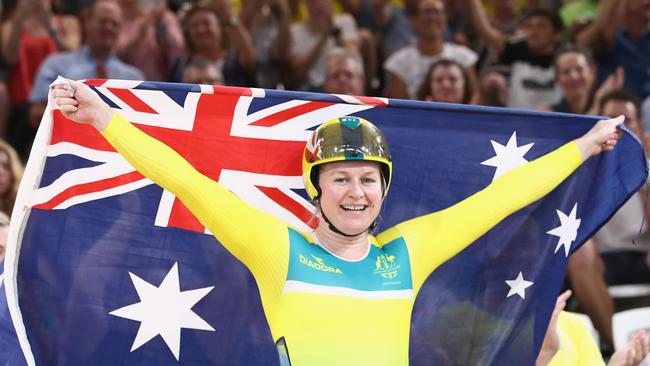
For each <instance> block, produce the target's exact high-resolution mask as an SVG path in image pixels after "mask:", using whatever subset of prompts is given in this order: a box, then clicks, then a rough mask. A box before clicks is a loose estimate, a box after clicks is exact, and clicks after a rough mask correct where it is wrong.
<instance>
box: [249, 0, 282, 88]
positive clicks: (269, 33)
mask: <svg viewBox="0 0 650 366" xmlns="http://www.w3.org/2000/svg"><path fill="white" fill-rule="evenodd" d="M290 16H291V14H290V13H289V5H288V4H287V0H244V2H243V8H242V12H241V20H242V23H243V24H244V25H245V26H246V28H247V29H248V31H249V32H250V35H251V39H252V40H253V45H254V47H255V55H256V62H255V76H256V80H255V81H256V86H257V87H260V88H267V89H275V88H277V87H278V84H284V83H285V79H286V77H287V75H288V73H290V72H291V70H290V62H291V28H290V25H291V23H290V21H291V18H290Z"/></svg>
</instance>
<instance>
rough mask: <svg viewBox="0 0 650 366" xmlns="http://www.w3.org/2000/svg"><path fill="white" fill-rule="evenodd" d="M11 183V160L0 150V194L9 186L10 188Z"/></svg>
mask: <svg viewBox="0 0 650 366" xmlns="http://www.w3.org/2000/svg"><path fill="white" fill-rule="evenodd" d="M11 184H12V177H11V162H10V160H9V155H7V153H6V152H4V151H2V150H0V195H4V194H5V193H7V191H8V190H9V188H11Z"/></svg>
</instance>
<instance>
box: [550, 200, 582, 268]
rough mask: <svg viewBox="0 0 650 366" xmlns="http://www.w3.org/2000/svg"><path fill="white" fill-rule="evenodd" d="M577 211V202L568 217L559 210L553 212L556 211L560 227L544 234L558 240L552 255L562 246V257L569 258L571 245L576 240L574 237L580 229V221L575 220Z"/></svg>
mask: <svg viewBox="0 0 650 366" xmlns="http://www.w3.org/2000/svg"><path fill="white" fill-rule="evenodd" d="M577 210H578V203H577V202H576V203H575V204H574V205H573V208H572V209H571V213H570V214H569V216H567V215H566V214H565V213H564V212H562V211H560V210H555V211H557V215H558V217H559V218H560V226H558V227H556V228H555V229H552V230H549V231H547V232H546V233H547V234H551V235H555V236H557V237H559V238H560V239H559V240H558V242H557V246H556V247H555V251H554V252H553V253H557V251H558V250H559V249H560V247H561V246H564V255H565V256H566V257H568V256H569V249H570V248H571V243H572V242H573V241H575V240H576V236H578V228H579V227H580V221H581V219H577V218H576V212H577Z"/></svg>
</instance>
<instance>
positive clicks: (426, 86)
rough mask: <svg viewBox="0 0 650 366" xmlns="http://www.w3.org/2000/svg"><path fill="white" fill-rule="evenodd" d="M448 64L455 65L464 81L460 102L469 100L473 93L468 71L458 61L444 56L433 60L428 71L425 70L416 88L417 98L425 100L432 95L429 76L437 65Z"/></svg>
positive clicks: (447, 65)
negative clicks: (423, 76) (424, 75)
mask: <svg viewBox="0 0 650 366" xmlns="http://www.w3.org/2000/svg"><path fill="white" fill-rule="evenodd" d="M450 66H455V67H457V68H458V69H459V70H460V72H461V74H462V75H463V80H464V81H465V88H464V90H463V99H462V100H461V103H463V104H468V103H469V102H470V100H471V99H472V95H473V94H474V83H473V82H472V78H470V77H469V72H468V71H467V69H466V68H464V67H463V66H462V65H461V64H459V63H458V62H456V61H454V60H449V59H445V58H443V59H440V60H438V61H436V62H434V63H433V64H432V65H431V67H429V71H427V73H426V77H425V78H424V80H422V84H421V85H420V88H418V94H417V97H418V99H419V100H426V99H427V97H430V96H431V97H432V96H433V90H431V76H432V75H433V72H434V71H435V69H437V68H438V67H450Z"/></svg>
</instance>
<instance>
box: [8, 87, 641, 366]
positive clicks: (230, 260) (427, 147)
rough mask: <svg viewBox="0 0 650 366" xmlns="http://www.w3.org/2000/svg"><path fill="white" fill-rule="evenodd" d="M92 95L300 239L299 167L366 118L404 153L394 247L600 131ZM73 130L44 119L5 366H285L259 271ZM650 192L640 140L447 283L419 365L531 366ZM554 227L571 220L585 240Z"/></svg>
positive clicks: (148, 90)
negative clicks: (411, 228) (569, 283)
mask: <svg viewBox="0 0 650 366" xmlns="http://www.w3.org/2000/svg"><path fill="white" fill-rule="evenodd" d="M86 84H88V85H90V86H91V87H92V88H93V89H94V90H95V91H96V92H97V93H98V94H99V95H100V96H101V97H102V99H103V100H104V101H105V102H106V103H108V104H109V105H110V106H111V107H112V108H114V109H115V110H117V111H119V113H120V114H121V115H122V116H124V117H125V118H126V119H127V120H128V121H130V122H131V123H133V124H135V125H137V126H138V127H139V128H141V129H142V130H143V131H145V132H146V133H147V134H150V135H152V136H153V137H155V138H157V139H159V140H161V141H163V142H164V143H166V144H167V145H169V146H170V147H172V148H173V149H174V150H176V151H177V152H178V153H180V154H181V155H182V156H183V157H184V158H185V159H187V160H188V161H189V162H190V163H191V164H192V165H193V166H194V167H196V168H197V169H198V170H199V171H200V172H202V173H203V174H205V175H206V176H208V177H210V178H212V179H214V180H216V181H218V182H220V183H221V184H222V185H224V186H225V187H227V188H228V189H229V190H230V191H232V192H233V193H234V194H236V195H237V196H238V197H240V198H241V199H242V200H244V201H246V202H247V203H249V204H250V205H253V206H255V207H257V208H259V209H262V210H264V211H267V212H269V213H271V214H273V215H275V216H277V217H279V218H281V219H283V220H285V221H287V222H289V223H290V224H292V225H294V226H295V227H297V228H299V229H300V230H310V225H311V226H313V225H314V220H313V212H314V207H313V206H312V204H311V203H310V201H309V200H308V199H307V195H306V192H305V190H304V185H303V182H302V177H301V165H300V162H301V160H300V157H301V154H302V153H303V149H304V146H305V142H306V141H307V140H308V138H309V137H310V135H311V132H312V131H313V130H314V129H315V128H316V127H317V126H318V125H319V124H321V123H323V122H326V121H328V120H331V119H333V118H336V117H341V116H345V115H356V116H360V117H363V118H366V119H368V120H370V121H372V122H374V123H375V124H377V125H378V126H380V127H381V129H382V131H383V132H384V133H385V134H386V136H387V138H388V141H389V142H390V144H391V150H392V153H393V157H394V173H393V176H394V180H393V182H392V185H391V194H390V195H389V197H388V199H387V201H386V202H385V208H384V210H383V212H382V214H381V222H380V229H379V230H381V229H382V228H387V227H390V226H392V225H394V224H396V223H398V222H401V221H403V220H406V219H409V218H412V217H415V216H418V215H421V214H424V213H428V212H433V211H436V210H440V209H443V208H445V207H448V206H450V205H452V204H454V203H456V202H458V201H459V200H461V199H463V198H465V197H467V196H468V195H471V194H472V193H474V192H476V191H478V190H480V189H482V188H483V187H485V186H486V185H487V184H489V183H490V182H491V181H492V180H493V179H495V178H496V177H497V176H498V175H500V174H502V173H503V172H504V171H506V170H508V169H511V168H513V167H515V166H516V165H517V164H523V163H525V162H526V161H530V160H533V159H535V158H536V157H539V156H541V155H543V154H545V153H548V152H550V151H552V150H554V149H556V148H557V147H559V146H561V145H562V144H564V143H566V142H567V141H570V140H571V139H573V138H575V137H577V136H580V135H582V134H583V133H584V132H585V131H587V130H588V129H589V128H590V126H591V125H592V124H593V122H594V121H595V119H594V118H590V117H584V116H575V115H561V114H549V113H539V112H531V111H518V110H508V109H496V108H487V107H483V108H481V107H469V106H455V105H444V104H434V103H425V102H415V101H399V100H388V99H383V98H369V97H352V96H343V95H327V94H312V93H296V92H286V91H273V90H261V89H252V88H229V87H219V86H207V85H189V84H166V83H153V82H132V81H121V80H87V81H86ZM73 123H74V122H71V121H69V120H67V119H65V118H64V117H63V116H62V115H61V113H60V112H59V111H57V110H56V109H51V108H48V111H47V112H46V114H45V116H44V118H43V122H42V123H41V128H40V129H39V132H38V136H37V140H36V142H35V144H34V148H33V150H32V154H31V156H30V160H29V163H28V167H27V170H26V173H25V178H24V179H23V182H22V184H21V190H20V194H19V198H18V202H17V205H16V209H15V211H14V214H13V219H12V228H11V232H10V247H9V249H8V253H7V260H6V263H5V269H6V271H5V282H6V294H7V297H6V309H8V310H9V313H11V319H9V318H8V313H7V312H6V311H4V312H2V311H0V364H2V362H3V361H5V360H4V359H2V357H10V356H9V355H10V354H13V355H15V353H16V352H17V351H18V352H20V353H22V355H24V358H25V360H26V363H27V364H30V365H32V364H37V365H58V364H61V365H63V364H69V365H115V364H124V365H131V364H134V365H135V364H137V365H142V364H147V365H154V364H155V365H178V364H183V365H205V364H210V365H274V364H279V359H278V354H277V350H276V348H275V346H274V343H273V341H272V339H271V336H270V332H269V330H268V327H267V325H266V320H265V317H264V314H263V312H262V308H261V304H260V300H259V295H258V292H257V287H256V285H255V282H254V280H253V279H252V276H251V275H250V273H249V272H248V270H247V269H246V268H245V267H243V266H242V264H241V263H239V262H238V261H237V260H236V259H235V258H234V257H232V256H231V255H230V254H229V253H228V252H226V251H225V250H224V249H223V247H221V246H220V245H219V244H218V243H217V242H216V239H215V238H214V237H213V236H212V235H206V234H210V233H208V232H207V230H206V228H205V227H203V226H202V225H201V224H200V223H199V222H198V221H197V220H196V219H195V218H194V217H193V216H192V215H191V214H190V213H189V211H188V210H187V209H186V208H185V207H184V206H183V205H182V203H181V202H180V201H178V200H176V198H175V197H174V196H173V195H172V194H171V193H169V192H167V191H165V190H163V189H162V188H160V187H158V186H157V185H155V184H153V183H152V182H151V181H150V180H148V179H147V178H145V177H143V176H142V175H141V174H140V173H138V172H137V171H136V170H135V169H134V168H133V167H132V166H130V165H129V164H128V163H127V162H126V161H125V160H124V159H123V158H122V157H121V156H120V155H119V154H117V153H116V152H115V151H114V150H113V148H112V147H111V146H110V145H109V144H108V143H107V142H106V141H105V140H104V139H103V137H102V136H101V135H100V134H99V133H97V132H96V131H95V130H94V129H93V128H91V127H89V126H78V125H73ZM540 126H543V128H540ZM504 162H507V163H504ZM612 172H617V173H616V174H614V173H612ZM644 176H645V159H644V157H643V153H642V150H641V148H640V145H639V144H638V141H636V140H635V139H634V138H633V137H632V136H631V135H630V134H625V136H624V138H623V140H622V141H621V143H620V144H619V146H618V147H617V149H616V150H615V151H614V152H613V153H610V154H604V156H601V157H599V158H598V159H593V160H590V161H588V162H587V163H586V164H584V165H583V166H582V167H581V168H580V169H579V170H578V171H577V172H576V174H574V175H573V176H572V177H571V178H569V179H568V180H567V181H565V182H564V183H563V184H562V185H561V186H560V187H558V188H557V189H556V190H555V191H554V192H552V193H551V194H550V195H549V196H548V197H547V198H545V199H544V200H541V201H538V202H536V203H534V204H533V205H531V206H530V207H527V208H525V209H523V210H522V211H521V212H518V213H517V214H515V215H513V216H511V217H509V218H508V219H506V220H505V221H504V222H502V223H501V224H499V225H498V226H496V227H495V228H494V229H493V230H491V231H490V232H488V233H487V234H486V235H485V236H484V237H483V238H481V239H479V240H478V241H477V243H475V244H474V245H472V246H471V247H470V248H468V249H466V250H465V251H463V252H462V253H460V254H459V255H457V256H456V257H455V258H453V259H452V260H450V261H449V262H448V263H446V264H445V265H443V266H442V267H440V268H439V269H438V270H436V271H435V272H434V273H433V275H432V276H431V277H430V278H429V280H428V281H427V283H426V284H425V286H424V288H423V289H422V290H421V291H420V295H419V297H418V300H417V302H416V308H415V310H414V313H413V318H412V332H411V364H413V365H429V364H437V365H446V364H448V365H461V364H462V365H465V364H500V363H503V362H504V361H508V362H511V363H512V362H514V363H515V364H530V363H531V361H532V360H534V357H535V354H536V352H537V350H538V349H539V346H540V345H541V340H542V338H543V335H544V333H545V330H546V324H547V322H548V319H549V317H550V313H551V311H552V309H553V305H554V303H555V296H556V295H557V293H558V289H559V286H560V282H561V280H562V276H563V273H564V270H565V267H566V260H567V256H568V255H569V253H570V252H573V251H575V250H576V248H577V247H578V246H579V245H580V243H582V242H583V241H584V240H586V238H588V237H589V236H590V235H591V234H592V233H593V232H594V231H595V230H596V229H597V228H599V227H600V226H601V225H602V224H603V222H605V221H606V220H607V219H608V218H609V217H610V216H611V215H612V214H613V212H614V211H615V210H616V209H617V208H618V207H619V206H620V205H621V204H622V203H623V202H624V201H625V200H626V198H627V197H629V196H630V195H631V194H632V193H633V192H635V191H636V189H637V188H638V186H639V185H640V184H641V182H642V181H643V179H644ZM594 177H598V181H597V183H596V180H595V179H594ZM605 193H606V194H605ZM215 209H218V208H215ZM558 212H562V213H563V214H564V215H565V218H569V219H572V220H573V221H571V222H572V223H573V224H574V228H575V233H574V234H575V235H574V236H573V237H572V236H571V233H569V234H568V235H565V230H564V229H562V228H561V227H562V225H563V224H562V225H561V222H560V221H561V219H562V220H564V219H563V218H562V217H559V216H558V215H559V213H558ZM562 222H564V221H562ZM576 226H577V227H576ZM558 227H560V229H556V230H555V231H554V229H555V228H558ZM242 230H246V228H242ZM549 231H550V232H551V233H550V234H549ZM558 237H559V238H560V239H559V240H558ZM260 245H263V243H260ZM519 275H521V276H519ZM513 283H515V285H514V286H515V287H516V288H515V287H513V285H512V284H513ZM513 291H514V292H513ZM511 292H513V293H511ZM513 294H514V295H515V296H513ZM3 300H4V299H3ZM178 304H184V305H178ZM2 306H4V304H2V303H1V302H0V308H1V307H2ZM0 310H1V309H0ZM3 316H4V318H3ZM7 329H11V331H12V332H13V331H15V333H16V334H15V335H12V336H7V331H6V330H7ZM342 331H344V330H342ZM12 337H13V338H12ZM11 339H13V340H14V343H12V341H11ZM18 344H20V347H18ZM324 347H326V345H324ZM5 351H6V352H5ZM3 354H6V355H7V356H2V355H3ZM11 357H13V356H11ZM21 358H22V356H21ZM14 359H16V358H14Z"/></svg>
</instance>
